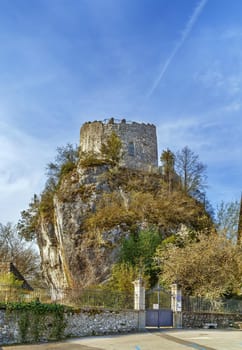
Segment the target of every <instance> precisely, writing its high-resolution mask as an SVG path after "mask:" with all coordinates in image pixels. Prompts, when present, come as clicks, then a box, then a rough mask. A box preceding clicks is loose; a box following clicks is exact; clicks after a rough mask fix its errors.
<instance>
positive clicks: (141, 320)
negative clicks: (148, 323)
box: [133, 278, 145, 330]
mask: <svg viewBox="0 0 242 350" xmlns="http://www.w3.org/2000/svg"><path fill="white" fill-rule="evenodd" d="M133 284H134V309H135V310H137V312H138V329H139V330H141V329H144V328H145V287H144V284H143V280H142V278H138V279H137V280H135V281H134V282H133Z"/></svg>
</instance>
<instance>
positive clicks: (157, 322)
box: [146, 309, 173, 327]
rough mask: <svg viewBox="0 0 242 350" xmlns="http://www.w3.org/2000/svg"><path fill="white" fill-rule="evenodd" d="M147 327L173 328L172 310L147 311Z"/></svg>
mask: <svg viewBox="0 0 242 350" xmlns="http://www.w3.org/2000/svg"><path fill="white" fill-rule="evenodd" d="M146 326H147V327H172V326H173V312H172V310H171V309H159V310H154V309H148V310H146Z"/></svg>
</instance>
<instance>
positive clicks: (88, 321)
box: [65, 311, 139, 337]
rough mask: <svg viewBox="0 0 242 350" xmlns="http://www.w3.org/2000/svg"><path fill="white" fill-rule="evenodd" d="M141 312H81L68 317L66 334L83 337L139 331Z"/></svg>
mask: <svg viewBox="0 0 242 350" xmlns="http://www.w3.org/2000/svg"><path fill="white" fill-rule="evenodd" d="M138 324H139V312H136V311H102V312H100V313H96V314H95V313H93V312H91V313H90V312H88V311H87V312H81V313H78V314H74V315H71V316H69V317H68V326H67V327H66V330H65V334H66V336H71V337H81V336H87V335H101V334H112V333H122V332H131V331H135V330H136V331H137V330H138Z"/></svg>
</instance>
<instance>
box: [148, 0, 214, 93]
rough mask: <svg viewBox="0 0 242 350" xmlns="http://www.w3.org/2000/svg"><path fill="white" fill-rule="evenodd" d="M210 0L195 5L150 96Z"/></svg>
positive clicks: (203, 0) (202, 0)
mask: <svg viewBox="0 0 242 350" xmlns="http://www.w3.org/2000/svg"><path fill="white" fill-rule="evenodd" d="M207 1H208V0H201V1H200V2H199V3H198V4H197V6H196V7H195V10H194V11H193V14H192V16H191V18H190V19H189V20H188V22H187V24H186V26H185V29H184V31H183V32H182V36H181V39H180V41H178V43H177V44H176V46H175V47H174V49H173V51H172V52H171V54H170V56H169V57H168V58H167V60H166V62H165V64H164V66H163V68H162V69H161V72H160V74H159V75H158V77H157V78H156V79H155V81H154V83H153V86H152V88H151V89H150V91H149V93H148V95H147V97H150V96H151V95H152V94H153V92H154V91H155V89H156V88H157V86H158V85H159V83H160V81H161V80H162V78H163V76H164V74H165V72H166V71H167V69H168V67H169V65H170V64H171V61H172V60H173V58H174V57H175V56H176V54H177V52H178V50H179V49H180V48H181V47H182V45H183V43H184V41H185V40H186V38H187V37H188V35H189V34H190V32H191V30H192V28H193V26H194V24H195V23H196V21H197V19H198V17H199V16H200V14H201V13H202V11H203V8H204V6H205V5H206V3H207Z"/></svg>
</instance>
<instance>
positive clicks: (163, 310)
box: [145, 285, 173, 327]
mask: <svg viewBox="0 0 242 350" xmlns="http://www.w3.org/2000/svg"><path fill="white" fill-rule="evenodd" d="M145 300H146V301H145V303H146V306H147V307H146V326H147V327H172V326H173V312H172V309H171V292H170V291H167V290H165V289H164V288H162V287H160V286H159V285H158V286H157V287H155V288H153V289H152V290H150V291H148V292H146V295H145Z"/></svg>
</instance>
